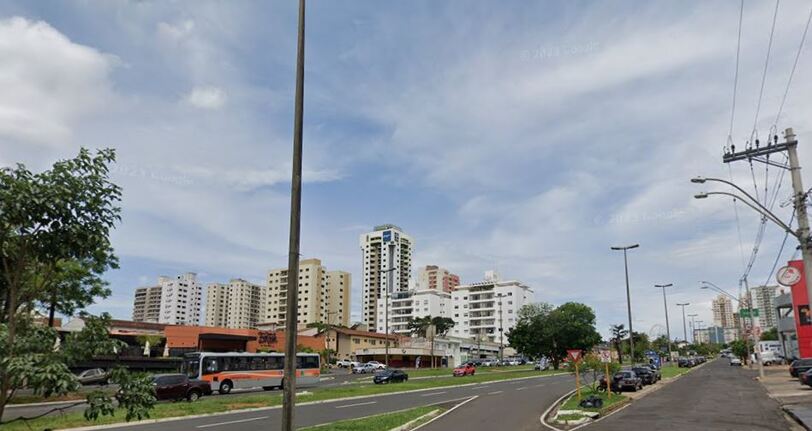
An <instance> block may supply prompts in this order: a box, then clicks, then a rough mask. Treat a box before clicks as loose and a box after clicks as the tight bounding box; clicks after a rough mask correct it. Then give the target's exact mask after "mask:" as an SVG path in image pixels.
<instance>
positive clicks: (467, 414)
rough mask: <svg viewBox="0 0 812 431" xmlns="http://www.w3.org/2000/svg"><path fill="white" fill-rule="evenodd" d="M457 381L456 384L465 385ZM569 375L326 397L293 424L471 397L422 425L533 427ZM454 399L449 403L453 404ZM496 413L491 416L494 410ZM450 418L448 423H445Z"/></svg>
mask: <svg viewBox="0 0 812 431" xmlns="http://www.w3.org/2000/svg"><path fill="white" fill-rule="evenodd" d="M464 382H465V381H464V379H460V384H464ZM573 384H574V382H573V378H572V377H570V376H550V377H544V376H539V377H532V378H527V379H522V380H512V381H503V382H491V383H483V384H476V385H471V386H464V387H457V388H438V389H436V390H426V391H420V392H412V393H408V394H397V393H395V394H391V395H383V396H382V395H376V396H370V397H365V398H357V399H353V400H346V401H329V402H324V403H320V404H310V405H305V406H300V407H297V408H296V426H297V427H304V426H312V425H318V424H323V423H329V422H334V421H339V420H343V419H352V418H358V417H363V416H369V415H376V414H381V413H387V412H393V411H398V410H403V409H409V408H413V407H419V406H425V405H432V404H445V403H448V402H449V401H459V402H462V401H464V400H466V399H468V398H471V397H474V396H476V397H477V398H476V399H474V400H473V401H471V402H469V403H466V404H465V405H463V406H462V407H461V408H459V409H457V410H455V411H454V412H452V413H451V414H449V415H447V416H446V417H444V418H441V419H440V420H438V421H436V422H434V423H432V424H431V425H430V426H429V427H426V428H424V429H427V430H434V429H446V430H447V429H466V430H468V431H474V430H493V429H496V428H497V427H501V428H503V429H506V430H507V429H510V430H531V429H538V428H539V426H540V424H539V419H538V418H539V415H540V414H541V412H543V411H544V410H545V409H546V408H547V406H549V405H550V404H551V403H553V402H554V401H555V400H556V399H558V398H559V397H560V396H561V395H563V394H564V393H566V392H567V391H569V390H571V389H572V387H573ZM453 404H454V403H452V405H453ZM496 411H498V412H499V414H498V415H495V414H494V412H496ZM281 414H282V411H281V409H279V408H274V409H267V410H258V411H251V412H244V413H231V414H222V415H216V416H207V417H203V418H196V419H185V420H184V419H181V420H173V421H167V422H161V423H154V424H145V425H135V426H132V425H131V426H122V427H120V428H112V429H122V430H125V429H126V430H131V431H181V430H183V431H186V430H192V429H210V430H214V431H238V430H244V429H246V427H247V426H248V425H246V424H247V423H251V424H252V425H251V426H252V427H262V428H263V429H268V428H270V429H276V427H278V426H279V422H280V420H281ZM449 420H450V422H448V421H449Z"/></svg>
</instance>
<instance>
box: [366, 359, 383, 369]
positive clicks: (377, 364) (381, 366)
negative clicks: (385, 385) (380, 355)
mask: <svg viewBox="0 0 812 431" xmlns="http://www.w3.org/2000/svg"><path fill="white" fill-rule="evenodd" d="M367 365H372V366H373V367H375V369H376V370H385V369H386V365H384V364H382V363H380V362H378V361H369V362H367Z"/></svg>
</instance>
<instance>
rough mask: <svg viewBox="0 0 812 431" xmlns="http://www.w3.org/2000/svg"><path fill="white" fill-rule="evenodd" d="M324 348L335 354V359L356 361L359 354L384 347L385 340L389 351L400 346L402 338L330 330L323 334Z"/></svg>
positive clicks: (368, 332)
mask: <svg viewBox="0 0 812 431" xmlns="http://www.w3.org/2000/svg"><path fill="white" fill-rule="evenodd" d="M324 338H325V346H326V347H327V348H328V349H331V350H333V351H334V352H335V354H334V357H335V358H337V359H349V360H357V355H358V353H359V352H361V353H363V352H364V351H367V350H368V349H376V348H378V347H383V348H384V349H385V347H386V340H387V339H388V340H389V347H390V349H394V348H396V347H398V346H399V345H400V342H401V340H402V339H403V337H399V336H397V335H391V334H390V335H388V336H387V335H386V334H381V333H378V332H370V331H358V330H355V329H349V328H336V327H334V328H330V329H328V330H326V331H325V332H324Z"/></svg>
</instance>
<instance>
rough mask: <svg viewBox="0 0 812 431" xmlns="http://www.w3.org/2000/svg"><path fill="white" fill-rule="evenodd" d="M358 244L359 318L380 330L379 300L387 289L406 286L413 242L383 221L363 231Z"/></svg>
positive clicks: (389, 290)
mask: <svg viewBox="0 0 812 431" xmlns="http://www.w3.org/2000/svg"><path fill="white" fill-rule="evenodd" d="M359 245H360V247H361V256H362V263H363V267H364V274H363V276H364V284H363V295H364V297H363V301H362V304H363V305H362V307H363V309H362V310H361V321H362V322H363V323H364V324H366V325H367V326H368V328H369V330H370V331H375V332H383V331H384V329H383V328H381V327H379V325H378V321H377V312H378V300H379V299H381V298H382V297H384V296H385V295H386V292H405V291H406V290H408V289H409V278H410V276H411V273H412V251H413V249H414V242H413V241H412V238H411V237H410V236H408V235H406V234H404V233H403V230H401V229H400V228H399V227H397V226H395V225H392V224H385V225H380V226H375V228H374V229H373V231H372V232H368V233H365V234H362V235H361V237H360V241H359Z"/></svg>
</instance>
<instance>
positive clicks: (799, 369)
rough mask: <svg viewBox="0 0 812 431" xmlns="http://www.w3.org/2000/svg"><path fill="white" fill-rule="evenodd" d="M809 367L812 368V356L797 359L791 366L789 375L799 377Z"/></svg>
mask: <svg viewBox="0 0 812 431" xmlns="http://www.w3.org/2000/svg"><path fill="white" fill-rule="evenodd" d="M809 369H812V358H803V359H796V360H794V361H792V364H791V365H790V366H789V375H791V376H792V377H798V376H800V375H801V373H804V372H806V371H807V370H809Z"/></svg>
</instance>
